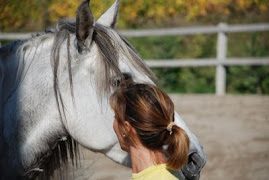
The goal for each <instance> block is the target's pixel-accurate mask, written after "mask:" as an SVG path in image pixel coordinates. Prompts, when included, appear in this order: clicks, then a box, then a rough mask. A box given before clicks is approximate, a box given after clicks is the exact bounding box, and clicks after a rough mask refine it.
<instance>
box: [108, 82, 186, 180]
mask: <svg viewBox="0 0 269 180" xmlns="http://www.w3.org/2000/svg"><path fill="white" fill-rule="evenodd" d="M110 105H111V107H112V109H113V110H114V112H115V120H114V130H115V132H116V134H117V137H118V139H119V143H120V145H121V148H122V149H123V150H124V151H127V152H128V153H129V154H130V156H131V161H132V173H133V174H132V179H137V180H151V179H152V180H173V179H178V178H177V177H176V175H175V172H176V171H174V170H176V169H178V168H180V167H182V166H183V165H184V164H185V163H186V162H187V160H188V152H189V139H188V136H187V134H186V133H185V131H184V130H183V129H181V128H180V127H178V126H177V125H176V124H175V123H174V122H173V121H174V104H173V102H172V101H171V99H170V98H169V96H168V95H167V94H166V93H164V92H163V91H162V90H161V89H159V88H158V87H156V86H154V85H149V84H138V83H134V82H132V81H127V82H123V83H121V84H120V85H119V88H118V89H117V90H116V91H115V92H114V93H113V94H112V95H111V97H110ZM164 147H166V148H164ZM164 154H167V156H168V158H166V156H165V155H164Z"/></svg>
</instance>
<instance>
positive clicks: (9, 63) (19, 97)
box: [0, 0, 206, 180]
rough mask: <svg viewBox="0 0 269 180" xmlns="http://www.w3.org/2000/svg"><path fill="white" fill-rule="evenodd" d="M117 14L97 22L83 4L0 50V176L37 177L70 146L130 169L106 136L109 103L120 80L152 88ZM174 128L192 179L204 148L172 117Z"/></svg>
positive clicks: (112, 139) (111, 136)
mask: <svg viewBox="0 0 269 180" xmlns="http://www.w3.org/2000/svg"><path fill="white" fill-rule="evenodd" d="M118 11H119V0H117V1H116V2H115V3H114V4H113V5H112V6H111V7H110V8H109V10H108V11H106V12H105V13H104V14H103V15H102V16H101V17H100V18H99V19H98V20H97V21H96V20H95V19H94V16H93V14H92V12H91V9H90V6H89V0H84V1H83V2H82V3H81V5H80V6H79V8H78V10H77V15H76V19H70V18H66V19H63V20H60V21H59V22H58V23H57V25H56V26H55V27H52V28H49V29H46V31H45V33H43V34H39V35H37V37H34V38H31V39H28V40H26V41H23V42H22V41H18V42H15V43H13V44H12V45H10V46H7V47H3V48H2V49H0V53H1V54H0V58H1V59H0V60H1V61H0V65H1V66H0V67H1V69H0V75H1V76H0V80H1V82H0V83H1V84H0V88H1V91H0V98H1V99H0V100H1V103H0V105H1V111H0V113H1V114H0V115H1V116H0V120H1V121H0V128H1V129H0V130H1V134H0V135H1V136H0V138H1V139H0V140H2V139H3V141H2V142H3V143H1V144H0V148H1V147H5V148H2V149H5V150H1V151H0V158H1V165H0V168H1V167H4V166H5V165H4V162H8V163H7V165H6V166H7V167H8V168H5V172H4V173H3V175H2V176H3V177H4V178H5V177H7V176H9V175H10V174H12V173H13V174H16V173H17V174H16V176H15V175H14V176H13V177H15V178H16V177H18V176H23V175H25V176H27V177H30V178H31V177H35V176H34V175H31V174H32V172H41V171H42V169H43V163H44V162H47V161H46V159H47V158H48V157H53V158H55V157H57V153H58V156H61V157H64V159H66V154H69V155H70V156H71V158H72V157H74V156H75V155H76V153H75V151H76V148H75V147H76V146H77V145H76V143H79V144H80V145H82V146H84V147H86V148H87V149H90V150H92V151H97V152H101V153H104V154H105V155H106V156H108V157H109V158H111V159H112V160H114V161H116V162H118V163H121V164H124V165H127V166H130V158H129V156H128V154H127V153H125V152H123V151H122V150H121V149H120V146H119V143H118V141H117V137H116V135H115V133H114V131H113V119H114V118H113V116H114V114H113V112H112V110H111V108H110V106H109V102H108V99H109V96H110V94H111V93H112V91H113V89H114V88H115V87H116V86H117V84H118V82H119V81H122V80H123V79H124V78H125V77H132V78H133V80H134V81H135V82H143V83H154V79H155V76H154V74H153V73H152V72H151V70H150V69H149V68H148V66H147V65H146V64H145V63H144V61H143V60H142V59H141V58H140V57H139V56H138V54H137V52H136V51H135V50H134V48H133V47H132V45H131V44H129V43H128V41H127V40H126V39H125V38H124V37H123V36H122V35H121V34H120V33H119V32H117V30H116V29H115V24H116V22H117V17H118ZM7 52H8V53H9V54H10V52H11V54H12V55H10V56H8V55H7V54H8V53H7ZM175 122H176V123H177V125H179V126H180V127H182V128H183V129H184V130H185V131H186V133H187V134H188V136H189V138H190V141H191V145H190V152H189V162H188V164H187V165H185V166H184V167H183V168H182V169H181V170H179V172H180V174H181V175H180V176H181V177H182V178H183V179H184V178H185V179H191V180H194V179H199V173H200V171H201V169H202V168H203V167H204V165H205V162H206V157H205V154H204V151H203V148H202V146H201V144H200V143H199V141H198V139H197V138H196V137H195V135H194V134H193V133H192V132H191V131H190V130H189V129H188V127H187V126H186V124H185V123H184V121H183V120H182V119H181V118H180V116H179V115H178V114H177V113H175ZM66 140H67V141H66ZM66 142H68V143H66ZM63 143H64V144H63ZM61 147H62V149H61ZM57 149H58V150H57ZM59 149H60V150H59ZM67 149H69V150H70V151H69V152H67ZM55 151H56V153H55ZM55 154H56V155H55ZM59 154H60V155H59ZM56 159H57V160H59V161H60V158H59V157H58V158H56ZM2 162H3V163H2ZM58 164H59V163H58ZM14 172H16V173H14ZM0 176H1V175H0Z"/></svg>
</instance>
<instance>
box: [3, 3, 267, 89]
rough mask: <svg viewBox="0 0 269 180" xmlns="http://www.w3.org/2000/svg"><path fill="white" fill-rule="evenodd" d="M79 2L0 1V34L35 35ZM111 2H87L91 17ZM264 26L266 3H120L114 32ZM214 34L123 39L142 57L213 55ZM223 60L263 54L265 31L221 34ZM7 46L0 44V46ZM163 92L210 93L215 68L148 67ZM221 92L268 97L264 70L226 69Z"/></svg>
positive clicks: (72, 12) (68, 14)
mask: <svg viewBox="0 0 269 180" xmlns="http://www.w3.org/2000/svg"><path fill="white" fill-rule="evenodd" d="M80 2H81V1H80V0H24V1H20V0H12V1H10V0H0V12H1V13H0V22H1V23H0V32H36V31H43V30H44V29H45V28H46V27H49V26H52V25H53V24H54V23H56V22H57V21H58V20H59V19H60V18H63V17H74V16H75V13H76V9H77V7H78V5H79V4H80ZM112 3H113V1H112V0H92V1H91V8H92V10H93V12H94V15H95V17H96V19H97V18H98V17H99V16H100V15H101V14H102V13H103V12H104V11H105V10H106V9H107V8H108V7H110V5H111V4H112ZM221 22H224V23H227V24H229V25H233V24H253V23H266V22H269V0H187V1H186V0H122V1H121V7H120V17H119V22H118V25H117V28H118V29H119V30H123V29H158V28H168V27H169V28H173V27H177V28H178V27H196V26H207V25H210V26H212V25H218V24H219V23H221ZM217 36H218V35H217V33H212V34H202V33H196V34H192V35H175V36H169V35H168V36H152V37H136V38H133V37H128V39H129V40H130V41H131V43H132V44H133V45H134V46H135V47H136V49H137V50H138V52H139V53H140V55H141V56H142V57H143V58H144V59H154V60H158V59H196V58H215V57H216V56H217V49H216V45H217ZM227 39H228V44H227V52H226V56H227V58H229V57H266V56H269V31H261V32H255V31H253V32H240V33H229V34H227ZM6 43H8V42H7V41H2V46H3V45H5V44H6ZM153 70H154V72H155V73H156V75H157V76H158V77H159V79H160V80H159V85H160V86H161V87H163V88H164V89H165V90H166V91H167V92H180V93H214V92H215V81H216V77H215V74H216V68H215V67H214V66H203V67H199V68H193V67H182V68H153ZM226 73H227V77H226V91H227V93H231V94H238V93H240V94H243V93H244V94H269V68H268V66H249V65H246V66H227V67H226Z"/></svg>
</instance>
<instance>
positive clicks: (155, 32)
mask: <svg viewBox="0 0 269 180" xmlns="http://www.w3.org/2000/svg"><path fill="white" fill-rule="evenodd" d="M260 31H269V24H268V23H260V24H248V25H228V24H225V23H220V24H219V25H217V26H200V27H187V28H166V29H148V30H123V31H120V33H121V34H123V35H124V36H127V37H147V36H175V35H195V34H218V36H217V38H218V39H217V57H216V58H205V59H174V60H172V59H162V60H148V61H146V63H147V64H148V65H149V66H150V67H155V68H163V67H166V68H171V67H201V66H216V94H217V95H224V94H225V93H226V92H225V90H226V69H225V66H242V65H259V66H268V65H269V57H263V58H253V57H242V58H227V57H226V56H227V41H228V38H227V33H242V32H260ZM32 34H35V33H1V32H0V47H1V40H9V41H10V40H17V39H26V38H30V37H31V35H32Z"/></svg>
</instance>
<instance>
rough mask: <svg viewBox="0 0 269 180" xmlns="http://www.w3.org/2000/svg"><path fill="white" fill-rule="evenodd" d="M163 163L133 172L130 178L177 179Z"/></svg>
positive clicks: (150, 179) (136, 179)
mask: <svg viewBox="0 0 269 180" xmlns="http://www.w3.org/2000/svg"><path fill="white" fill-rule="evenodd" d="M170 171H171V170H170V169H168V168H167V167H166V165H165V164H160V165H156V166H151V167H149V168H147V169H145V170H143V171H141V172H139V173H133V174H132V179H135V180H178V178H177V177H176V176H174V175H173V174H172V173H171V172H170Z"/></svg>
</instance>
